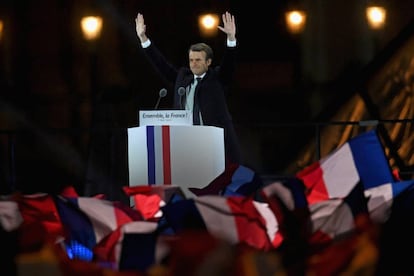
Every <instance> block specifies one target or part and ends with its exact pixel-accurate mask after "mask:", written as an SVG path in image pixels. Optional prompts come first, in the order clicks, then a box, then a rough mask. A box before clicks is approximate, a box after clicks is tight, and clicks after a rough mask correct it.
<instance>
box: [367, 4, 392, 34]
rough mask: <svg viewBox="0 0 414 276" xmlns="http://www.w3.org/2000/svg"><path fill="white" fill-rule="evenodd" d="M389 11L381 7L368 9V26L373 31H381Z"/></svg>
mask: <svg viewBox="0 0 414 276" xmlns="http://www.w3.org/2000/svg"><path fill="white" fill-rule="evenodd" d="M386 14H387V11H386V10H385V8H383V7H380V6H371V7H367V9H366V16H367V19H368V24H369V25H370V26H371V28H373V29H381V28H382V27H383V26H384V25H385V19H386Z"/></svg>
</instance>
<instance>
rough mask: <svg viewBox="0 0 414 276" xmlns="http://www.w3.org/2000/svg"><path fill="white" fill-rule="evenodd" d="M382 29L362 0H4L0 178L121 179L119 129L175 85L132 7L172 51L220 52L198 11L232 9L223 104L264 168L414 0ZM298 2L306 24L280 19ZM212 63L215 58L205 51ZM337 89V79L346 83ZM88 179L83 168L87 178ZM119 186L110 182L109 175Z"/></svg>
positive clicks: (290, 149) (400, 4) (340, 93)
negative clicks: (87, 24)
mask: <svg viewBox="0 0 414 276" xmlns="http://www.w3.org/2000/svg"><path fill="white" fill-rule="evenodd" d="M384 4H385V6H386V8H387V10H388V14H387V23H386V26H385V28H384V29H382V30H379V31H372V30H370V29H369V28H368V26H367V24H366V21H365V5H366V2H365V1H358V0H351V1H311V0H309V1H303V2H299V1H285V0H284V1H269V0H266V1H264V0H263V1H262V0H257V1H254V2H248V1H237V0H233V1H230V0H228V1H187V0H182V1H181V0H180V1H172V0H170V1H128V0H124V1H110V0H100V1H82V0H78V1H69V0H60V1H52V0H44V1H12V0H3V1H2V2H1V3H0V18H1V19H2V20H3V21H4V30H3V36H2V38H1V40H0V80H1V83H0V85H1V86H0V97H1V98H0V99H1V109H0V110H1V114H0V115H1V116H0V129H1V130H2V132H1V137H0V138H1V143H2V144H1V145H2V148H1V155H2V157H1V164H2V165H1V166H0V167H1V168H0V169H1V173H2V176H3V177H2V181H3V183H2V190H3V191H6V192H8V191H10V190H16V189H17V190H22V191H28V192H37V191H56V190H59V189H61V188H62V187H63V186H65V185H68V184H72V185H75V187H77V189H78V191H79V192H80V193H85V194H95V193H99V192H103V193H107V194H112V195H114V196H113V197H118V195H117V193H118V192H116V191H113V190H112V189H116V190H117V189H118V188H119V187H120V186H122V185H126V184H127V179H128V171H127V162H126V154H125V153H126V129H127V128H128V127H134V126H137V125H138V121H137V112H138V110H140V109H152V108H154V105H155V103H156V101H157V98H158V91H159V90H160V89H161V88H164V87H165V88H167V89H168V90H169V94H168V95H167V97H166V98H165V99H162V101H161V104H160V107H161V108H169V107H170V106H171V100H172V97H171V96H172V90H171V87H168V86H167V84H165V83H163V81H162V80H161V79H160V78H159V77H158V76H157V75H156V74H155V72H154V71H153V70H152V68H151V67H150V66H149V64H148V63H147V62H146V61H145V60H144V58H143V56H142V55H140V52H139V47H140V45H139V41H138V39H137V37H136V34H135V22H134V19H135V17H136V14H137V12H141V13H143V14H144V17H145V22H146V25H147V34H148V36H149V37H150V38H151V39H152V40H153V41H154V43H156V44H157V45H158V47H159V48H160V49H161V50H162V52H163V53H164V54H165V56H167V57H168V58H169V59H170V61H171V62H172V63H174V64H176V65H185V64H187V48H188V46H189V45H190V44H192V43H195V42H199V41H204V42H207V43H208V44H210V45H211V46H212V47H213V49H214V50H215V56H216V58H215V60H216V61H218V60H220V57H221V55H222V51H223V47H224V45H225V35H224V34H222V33H218V34H217V35H216V36H214V37H203V36H201V34H200V33H199V30H198V26H197V16H198V14H199V13H200V12H204V11H212V12H216V13H219V14H221V13H223V12H225V11H226V10H228V11H230V12H232V13H233V14H234V15H235V17H236V24H237V39H238V43H239V60H238V69H237V73H236V78H235V81H234V85H233V87H232V89H231V93H230V94H229V95H228V105H229V108H230V110H231V112H232V114H233V119H234V123H235V126H236V130H237V132H238V135H239V139H240V142H241V146H242V151H243V153H242V154H243V160H244V161H243V164H244V165H246V166H249V167H251V168H252V169H254V170H255V171H257V172H259V173H260V174H261V175H263V176H264V177H266V176H268V175H279V174H285V173H292V172H288V171H287V170H286V168H287V167H288V166H289V164H290V163H291V162H293V161H294V158H295V157H296V153H297V152H298V151H299V150H300V149H301V148H302V146H303V145H304V144H305V143H307V142H308V141H309V140H310V139H312V137H313V133H314V128H313V126H312V124H311V122H313V121H315V120H324V119H326V118H324V115H323V114H329V112H328V111H329V109H330V108H331V107H333V106H335V105H333V104H332V102H334V101H336V100H337V99H345V98H346V97H347V95H344V94H347V93H349V94H352V93H354V91H353V90H352V89H338V86H340V85H342V84H343V83H344V80H345V82H346V80H350V79H352V78H353V77H355V76H358V74H359V72H360V71H361V70H363V68H364V67H365V66H366V65H367V64H369V63H370V62H372V61H373V60H375V57H376V55H377V54H378V53H380V52H381V50H382V49H383V48H384V47H385V46H386V45H387V44H388V43H389V42H390V41H391V40H392V39H393V38H394V37H395V36H397V35H398V33H399V32H400V31H401V29H403V28H404V26H406V25H407V24H408V23H409V22H410V21H411V20H412V19H413V14H414V2H413V1H411V0H399V1H387V2H384ZM294 5H301V6H302V7H304V8H305V9H306V10H307V12H308V16H307V25H306V29H305V31H304V32H303V33H302V34H297V35H292V34H290V33H288V32H287V30H286V26H285V23H284V12H285V11H286V9H287V8H289V7H291V6H294ZM89 13H96V14H100V15H101V16H102V17H103V20H104V23H103V31H102V34H101V37H100V38H99V40H97V41H95V42H93V43H91V42H88V41H85V40H84V39H83V37H82V33H81V30H80V25H79V22H80V18H81V17H82V16H84V15H87V14H89ZM213 63H214V61H213ZM344 90H345V92H344ZM85 179H86V180H85ZM117 187H118V188H117Z"/></svg>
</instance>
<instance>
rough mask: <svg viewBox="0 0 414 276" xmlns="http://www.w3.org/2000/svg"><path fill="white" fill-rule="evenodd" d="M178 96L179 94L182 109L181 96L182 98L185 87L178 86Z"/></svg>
mask: <svg viewBox="0 0 414 276" xmlns="http://www.w3.org/2000/svg"><path fill="white" fill-rule="evenodd" d="M177 92H178V96H180V109H183V101H182V98H183V96H184V94H185V88H184V87H182V86H181V87H179V88H178V91H177Z"/></svg>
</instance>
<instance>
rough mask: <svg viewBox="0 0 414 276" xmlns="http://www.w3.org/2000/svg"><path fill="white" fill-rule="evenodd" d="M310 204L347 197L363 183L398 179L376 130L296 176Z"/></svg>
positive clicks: (350, 141)
mask: <svg viewBox="0 0 414 276" xmlns="http://www.w3.org/2000/svg"><path fill="white" fill-rule="evenodd" d="M296 176H297V177H298V178H299V179H301V180H302V181H303V183H304V185H305V186H306V188H307V199H308V202H309V204H313V203H316V202H320V201H324V200H328V199H333V198H344V197H345V196H347V195H348V194H349V193H350V192H351V190H352V189H353V188H354V187H355V185H357V183H359V182H361V183H362V184H363V186H364V188H365V189H369V188H372V187H376V186H379V185H382V184H384V183H389V182H392V181H394V178H393V174H392V170H391V168H390V166H389V163H388V160H387V158H386V155H385V152H384V149H383V147H382V144H381V142H380V140H379V138H378V136H377V133H376V131H375V130H371V131H368V132H366V133H363V134H360V135H358V136H356V137H354V138H352V139H351V140H349V141H348V142H347V143H345V144H343V145H342V146H341V147H339V148H337V149H336V150H335V151H334V152H332V153H331V154H329V155H328V156H326V157H325V158H323V159H321V160H319V161H318V162H315V163H314V164H312V165H310V166H309V167H307V168H305V169H304V170H302V171H300V172H299V173H297V175H296Z"/></svg>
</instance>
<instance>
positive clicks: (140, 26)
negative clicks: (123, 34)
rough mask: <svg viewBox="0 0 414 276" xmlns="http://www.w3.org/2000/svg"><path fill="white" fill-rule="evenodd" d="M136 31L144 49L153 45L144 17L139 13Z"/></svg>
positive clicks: (136, 20) (136, 19)
mask: <svg viewBox="0 0 414 276" xmlns="http://www.w3.org/2000/svg"><path fill="white" fill-rule="evenodd" d="M135 29H136V31H137V36H138V38H139V40H140V41H141V45H142V47H144V48H146V47H148V46H149V45H150V44H151V41H150V40H149V38H148V37H147V34H146V32H147V26H146V25H145V21H144V16H143V15H142V14H141V13H138V15H137V17H136V18H135Z"/></svg>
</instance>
